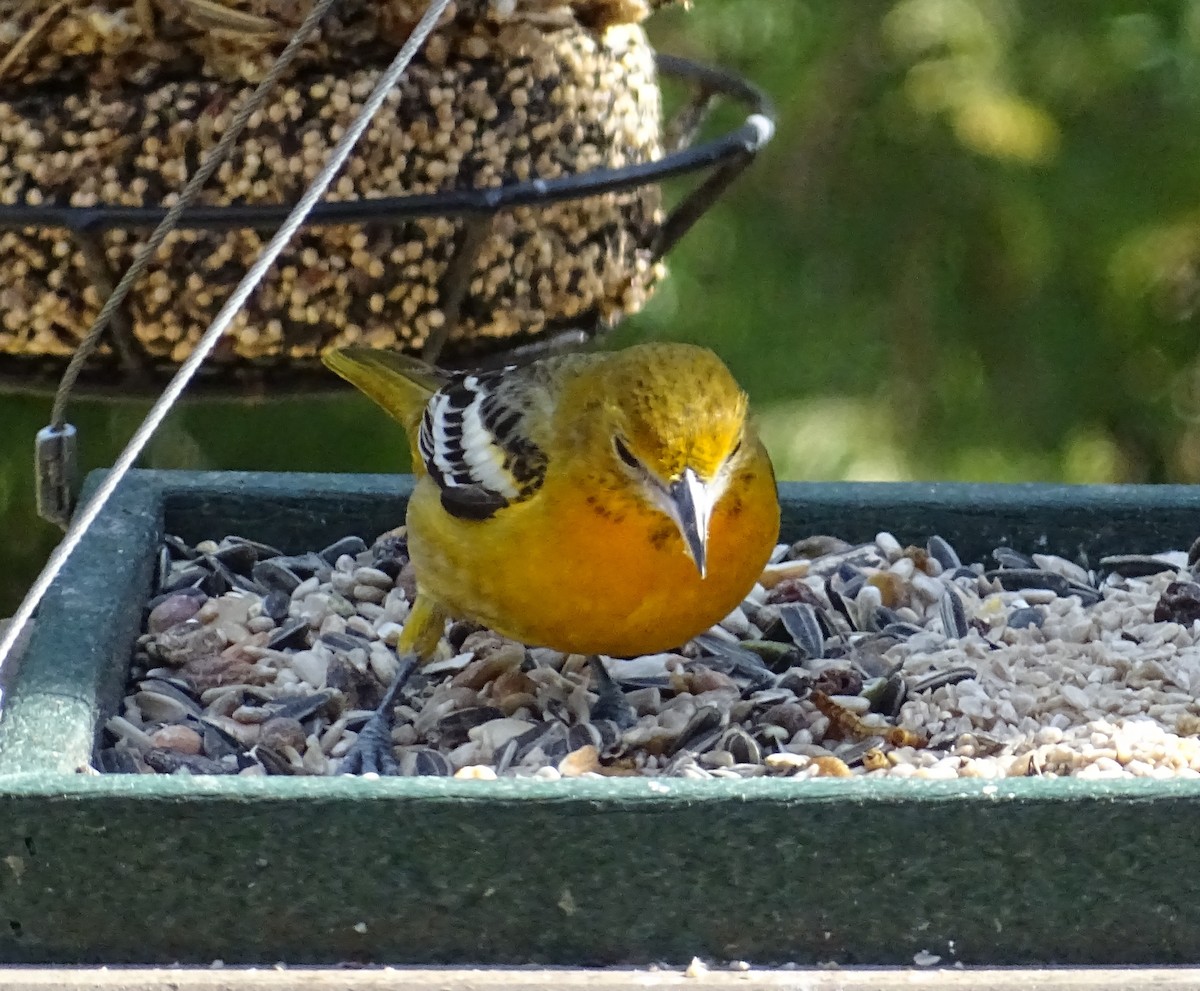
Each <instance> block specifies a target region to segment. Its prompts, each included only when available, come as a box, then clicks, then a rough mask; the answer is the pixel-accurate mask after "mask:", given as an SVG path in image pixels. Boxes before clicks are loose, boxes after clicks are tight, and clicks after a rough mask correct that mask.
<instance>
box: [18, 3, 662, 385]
mask: <svg viewBox="0 0 1200 991" xmlns="http://www.w3.org/2000/svg"><path fill="white" fill-rule="evenodd" d="M437 38H438V43H435V44H433V45H431V46H428V47H427V48H426V49H425V50H424V51H423V52H422V53H421V54H420V55H419V56H418V57H417V59H416V60H414V62H413V63H412V65H411V66H410V67H409V70H408V72H407V73H406V75H405V77H404V78H403V80H402V81H401V83H400V84H399V85H398V86H397V87H396V88H395V89H394V90H393V91H392V92H391V93H390V94H389V96H388V99H387V102H386V104H385V106H384V109H383V111H382V112H381V113H380V114H379V115H378V116H377V118H376V119H375V120H374V122H373V123H372V124H371V126H370V127H369V129H368V130H367V132H366V134H365V135H364V137H363V139H362V141H361V142H360V144H359V145H358V147H357V148H356V150H355V151H354V152H353V154H352V156H351V158H350V160H349V162H348V164H347V166H346V168H345V169H344V170H343V173H342V175H341V176H340V178H338V179H337V180H335V182H334V184H333V186H332V187H331V190H330V192H329V194H328V199H329V200H331V201H349V200H361V199H377V198H380V197H389V196H399V195H407V194H432V193H438V192H444V191H448V190H463V189H483V188H494V187H497V186H501V185H504V184H510V183H512V182H515V181H524V180H529V179H535V178H541V179H553V178H558V177H561V176H564V175H569V174H577V173H584V172H589V171H592V170H596V169H602V168H620V167H623V166H627V165H633V164H637V163H644V162H647V161H652V160H653V159H655V158H657V157H658V156H659V155H660V154H661V141H660V94H659V91H658V88H657V81H656V74H655V68H654V55H653V51H652V50H651V48H650V46H649V43H648V42H647V40H646V38H645V35H644V33H643V32H642V30H641V28H640V27H638V26H636V25H625V26H618V27H613V28H611V29H609V30H608V31H606V32H604V33H603V34H597V33H595V32H593V31H591V30H589V29H586V28H584V27H581V26H579V25H578V24H576V25H574V26H573V27H567V28H561V29H558V30H553V31H544V30H540V29H536V28H535V27H533V26H531V25H530V24H529V23H525V22H522V23H521V24H519V25H513V26H510V28H509V29H508V30H500V31H497V30H495V29H494V27H489V26H487V25H478V24H476V25H472V26H471V27H470V28H456V29H455V30H453V31H449V30H448V31H446V32H444V33H442V34H439V35H438V36H437ZM389 58H390V53H389V54H387V56H386V57H381V58H379V59H376V60H374V61H372V60H371V59H370V58H367V57H366V56H364V55H361V54H358V53H356V54H354V55H353V56H352V57H349V58H342V59H340V60H333V61H328V62H327V63H326V64H323V65H321V66H308V67H306V68H304V69H302V70H300V71H299V72H298V74H296V75H294V76H293V78H292V79H291V80H290V81H289V82H288V83H287V84H286V85H283V86H281V87H279V88H278V89H276V90H275V91H274V93H273V95H272V97H271V99H270V100H269V102H268V103H267V105H266V106H265V107H264V108H263V110H262V111H261V112H259V113H257V114H255V115H254V116H253V117H252V118H251V120H250V123H249V125H248V126H247V128H246V129H245V131H244V132H243V136H242V137H241V138H240V139H239V142H238V147H237V148H236V150H235V151H234V152H233V154H232V155H231V157H230V158H229V160H228V161H226V162H225V163H224V164H223V165H222V166H221V167H220V168H219V169H218V171H217V173H216V175H215V176H214V177H213V180H212V181H211V182H210V183H209V186H208V188H206V189H205V191H204V192H203V193H202V194H201V195H200V197H199V201H198V202H199V203H201V204H205V205H209V206H229V205H255V204H289V203H293V202H295V201H296V200H297V199H298V198H299V197H300V195H301V193H302V192H303V190H304V189H305V188H306V186H307V185H308V184H309V183H310V182H311V180H312V179H313V178H314V177H315V175H316V174H317V172H318V171H319V170H320V168H321V166H322V165H323V163H324V158H325V155H326V153H327V151H328V148H329V147H330V146H331V145H332V143H333V142H334V141H335V140H336V139H337V138H339V137H340V136H341V135H342V133H343V132H344V131H345V130H346V128H347V127H348V126H349V124H350V123H351V121H352V120H353V119H354V117H355V116H356V115H357V114H358V113H359V111H360V110H361V107H362V104H363V102H364V100H365V99H366V98H367V96H368V95H369V93H370V91H371V88H372V87H373V85H374V83H375V81H376V80H377V78H378V76H379V75H380V73H381V72H382V71H383V66H385V65H386V64H387V61H388V59H389ZM250 90H251V86H250V85H249V84H248V83H240V82H239V83H236V84H231V83H229V82H227V81H224V80H220V79H208V78H199V77H194V78H183V79H180V78H177V77H174V76H171V77H170V78H166V79H160V80H157V81H153V82H152V83H150V84H148V85H146V86H138V87H124V88H120V89H112V88H107V89H105V88H96V87H91V86H88V85H81V84H76V85H75V86H73V87H72V86H68V85H64V84H62V83H58V82H55V83H53V84H50V83H47V84H46V85H44V86H37V87H35V86H23V87H13V86H8V87H7V88H4V87H0V210H3V208H4V207H5V206H12V205H28V206H38V205H47V206H48V205H55V206H74V207H81V208H82V207H91V206H96V205H99V204H106V205H119V206H146V205H161V206H168V205H170V204H171V203H173V202H174V200H175V197H176V196H177V194H178V191H179V190H180V189H181V188H182V187H183V185H184V184H185V182H186V181H187V179H188V177H189V175H190V174H191V173H192V172H193V171H194V170H195V169H196V167H197V165H198V162H199V161H200V158H201V157H202V156H203V155H204V154H205V153H206V152H207V151H208V150H209V149H211V148H212V147H213V146H215V145H216V143H217V142H218V141H219V140H220V138H221V135H222V134H223V133H224V131H225V129H226V128H227V127H228V126H229V124H230V121H231V119H232V116H233V112H234V108H236V106H237V105H239V104H240V102H241V101H242V100H243V99H245V98H246V97H247V96H248V95H249V92H250ZM661 220H662V210H661V198H660V192H659V189H658V187H657V186H643V187H640V188H638V189H636V190H631V191H627V192H622V193H610V194H605V195H601V196H593V197H589V198H586V199H580V200H573V201H566V202H561V203H557V204H552V205H547V206H544V207H521V208H517V209H512V210H508V211H505V212H502V213H499V214H497V215H496V216H495V217H494V219H493V221H492V225H491V227H490V229H489V230H488V232H487V233H486V235H485V236H484V238H483V241H482V245H481V247H480V250H479V253H478V256H477V258H476V260H475V264H474V267H473V269H472V270H471V272H470V274H469V277H468V279H467V289H466V296H465V299H464V300H463V303H462V306H461V307H460V309H459V311H458V319H457V320H456V321H454V326H453V327H452V328H451V331H450V337H449V342H448V348H447V350H446V352H445V355H446V357H447V358H449V359H451V360H466V359H469V358H470V357H472V356H475V355H479V354H485V353H488V352H493V351H495V350H497V349H499V348H502V347H508V346H511V345H514V344H519V343H524V342H527V341H529V340H532V339H534V338H536V337H538V336H540V335H542V334H543V333H547V332H551V333H552V332H554V331H556V330H562V329H566V328H573V327H579V328H584V329H590V328H592V327H603V326H605V325H611V324H613V323H615V322H617V321H618V320H619V319H620V318H621V316H622V315H623V314H625V313H629V312H634V311H636V310H638V309H640V308H641V306H642V305H643V304H644V302H645V301H646V299H647V298H648V296H649V294H650V292H651V290H652V287H653V285H654V283H655V282H656V280H657V279H658V278H659V277H660V276H661V275H662V272H663V269H662V266H661V265H659V264H655V263H653V262H652V261H651V258H650V249H649V241H650V238H651V237H652V235H653V232H654V231H655V230H657V228H658V225H659V224H660V223H661ZM463 229H464V228H463V222H462V221H461V220H455V219H451V218H447V217H435V218H426V219H417V220H409V221H400V222H396V223H372V224H369V225H361V224H353V225H338V226H329V227H320V228H316V227H314V228H307V229H305V230H303V231H302V232H301V233H300V234H299V235H298V236H297V237H296V238H295V239H294V241H293V243H292V245H291V246H289V247H288V248H286V249H285V250H284V252H283V254H282V255H281V256H280V258H279V259H278V261H277V262H276V263H275V265H273V266H272V267H271V269H269V270H268V273H267V276H266V278H265V279H264V281H263V283H262V286H261V288H260V289H259V290H258V291H257V292H256V293H255V294H254V296H253V298H252V299H251V300H250V301H249V303H248V304H247V305H246V306H245V307H244V308H243V309H242V310H241V312H240V313H238V314H237V316H236V317H235V318H234V321H233V324H232V325H231V330H230V332H229V334H227V335H226V338H225V342H224V343H223V344H222V346H221V347H219V348H218V350H217V352H216V353H215V354H214V356H213V358H212V360H211V361H210V362H209V363H208V367H207V368H206V370H205V372H202V375H204V374H205V373H207V374H208V375H223V374H227V373H228V372H229V370H230V369H234V370H236V369H238V368H245V367H253V368H259V369H267V370H269V369H270V368H272V367H278V366H280V365H282V364H285V363H286V364H287V365H288V367H289V368H304V367H308V368H315V367H317V366H318V365H319V361H318V356H319V354H320V353H321V352H323V351H324V350H326V349H327V348H330V347H341V346H346V345H355V344H357V345H367V346H372V347H379V348H391V349H395V348H401V349H407V350H409V351H412V352H419V351H420V349H421V348H422V346H423V345H424V344H425V342H426V341H427V340H428V338H429V336H430V334H432V333H435V332H441V328H443V326H444V325H445V324H446V323H447V321H448V320H450V319H452V315H451V314H448V313H447V310H446V305H447V301H446V299H445V295H446V291H447V279H448V275H447V272H448V268H449V264H450V260H451V259H452V258H453V257H454V255H455V254H456V252H457V251H458V246H459V245H460V243H462V241H463V239H464V234H463ZM148 233H149V232H148V231H145V232H128V231H123V230H113V231H108V232H105V233H104V234H103V235H99V236H100V237H101V238H102V243H101V245H100V248H99V252H100V253H101V254H102V257H103V260H104V261H105V262H106V263H107V266H108V269H109V270H110V271H109V279H108V281H110V282H115V281H116V279H115V276H116V275H117V274H119V273H120V272H122V271H124V270H125V269H126V268H127V267H128V266H129V265H130V263H131V262H132V260H133V259H134V258H135V257H136V255H137V254H138V252H139V251H140V249H141V247H142V244H143V243H144V238H145V237H146V236H147V235H148ZM269 234H270V231H255V230H250V229H238V230H232V231H228V232H208V231H195V230H178V231H175V232H173V233H172V234H170V235H169V236H168V237H167V240H166V242H165V243H164V244H163V246H162V247H161V248H160V249H159V252H158V254H157V256H156V260H155V262H154V264H153V265H152V266H151V269H150V271H149V272H148V273H147V275H146V276H145V277H144V278H142V279H141V280H140V282H139V283H138V285H137V286H136V287H135V288H134V290H133V292H132V293H131V295H130V297H129V300H128V303H127V309H128V313H129V317H130V323H131V324H132V330H133V334H134V337H135V338H136V347H137V348H138V349H139V350H140V351H141V352H142V353H143V356H144V358H145V359H146V362H147V363H148V364H149V365H151V366H152V367H153V368H154V369H155V370H157V371H158V372H160V373H165V372H167V371H169V370H170V369H171V366H173V365H175V364H177V363H179V362H180V361H182V360H184V359H185V358H186V357H187V355H188V354H190V353H191V349H192V348H193V347H194V345H195V343H196V342H197V340H198V339H199V338H200V336H201V335H202V333H203V332H204V330H205V328H207V327H208V325H209V324H210V323H211V321H212V320H213V318H214V317H215V316H216V314H217V312H218V310H219V309H220V307H221V305H222V304H223V303H224V301H225V299H226V298H227V297H228V295H229V293H230V292H231V291H232V289H233V288H234V287H235V286H236V285H237V283H238V281H239V280H240V279H241V277H242V275H243V274H244V272H245V271H246V269H247V268H248V267H249V265H250V264H251V263H252V262H253V261H254V260H255V258H257V256H258V254H259V253H260V251H261V249H262V246H263V244H264V243H265V240H266V239H267V237H268V236H269ZM102 297H103V290H102V289H101V288H100V287H98V286H97V285H96V279H95V274H94V266H93V265H90V264H89V259H88V257H87V256H86V254H85V251H84V248H83V246H82V245H81V244H80V243H78V242H77V241H75V240H73V239H72V237H71V235H70V234H69V232H67V231H66V230H64V229H52V228H25V229H20V230H0V360H6V361H8V362H9V363H12V362H13V361H15V360H17V359H20V360H24V361H26V362H29V361H31V360H33V359H38V360H39V361H40V360H44V359H46V358H57V359H59V360H60V361H61V360H63V359H65V358H66V357H67V356H69V355H70V354H71V353H72V352H73V351H74V350H75V348H76V347H77V346H78V344H79V342H80V340H81V339H82V337H83V335H84V334H85V333H86V331H87V330H88V328H89V327H90V325H91V323H92V321H93V319H94V318H95V316H96V314H97V313H98V311H99V308H100V305H101V304H102V302H103V298H102ZM114 357H115V356H114V353H113V348H112V347H111V345H110V344H108V343H106V344H104V345H103V347H102V349H101V354H100V355H99V356H98V365H97V368H103V367H111V365H112V361H113V360H114Z"/></svg>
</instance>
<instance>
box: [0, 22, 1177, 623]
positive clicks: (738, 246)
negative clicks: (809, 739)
mask: <svg viewBox="0 0 1200 991" xmlns="http://www.w3.org/2000/svg"><path fill="white" fill-rule="evenodd" d="M649 28H650V31H651V34H652V35H653V37H654V39H655V41H656V43H657V45H658V47H659V48H660V49H662V50H664V51H672V52H676V53H679V54H686V55H691V56H695V57H699V58H702V59H704V60H707V61H711V62H715V63H718V64H721V65H724V66H727V67H730V68H734V69H737V70H739V71H741V72H743V73H744V74H746V75H747V76H749V77H751V78H752V79H754V80H755V81H756V82H758V83H759V84H760V85H762V86H763V87H764V88H766V89H767V90H768V91H770V92H771V93H772V95H773V96H774V97H775V99H776V101H777V103H778V106H779V111H780V121H779V132H778V135H777V137H776V139H775V141H774V142H773V143H772V144H771V145H770V146H769V147H768V148H767V150H766V152H765V153H764V154H763V156H762V157H761V159H760V161H758V162H757V163H756V164H755V165H754V166H753V168H752V169H751V170H750V171H749V172H748V173H746V174H745V175H744V176H743V177H742V179H741V180H739V182H738V184H737V185H736V186H735V188H734V190H733V191H732V193H731V194H730V195H729V196H728V197H727V198H726V199H725V200H723V201H722V203H721V204H720V205H719V206H718V207H717V208H716V209H715V210H714V211H713V212H712V213H711V214H709V215H708V216H707V217H705V218H704V220H703V221H702V222H701V224H700V225H699V226H698V227H697V228H696V229H695V230H694V231H693V232H692V233H691V234H689V235H688V237H687V239H686V240H685V241H684V242H683V243H682V244H681V245H680V246H679V248H678V249H677V250H676V251H675V252H674V253H673V255H672V257H671V268H672V274H671V277H670V279H669V280H668V282H667V283H666V284H665V285H664V286H663V287H662V288H661V289H660V291H659V292H658V294H657V295H656V297H655V298H654V300H653V302H652V303H651V304H650V306H649V307H648V308H647V309H646V310H645V311H643V312H642V313H640V314H638V315H636V316H634V317H631V318H629V319H628V320H627V321H626V323H625V324H624V325H623V326H622V327H621V328H620V330H619V331H618V332H617V333H616V334H615V335H614V336H613V338H612V339H611V340H612V342H613V343H614V344H624V343H629V342H632V341H636V340H642V339H648V338H671V339H678V340H690V341H696V342H700V343H704V344H707V345H709V346H711V347H713V348H715V349H716V350H717V351H719V352H720V353H721V354H722V355H723V356H724V357H725V358H726V360H727V361H728V362H729V364H730V365H731V367H732V368H733V370H734V372H735V374H736V375H737V376H738V378H739V379H740V380H741V381H742V382H743V384H744V385H745V386H746V387H747V389H748V391H749V392H750V394H751V397H752V399H753V401H754V404H755V406H756V408H757V410H758V413H759V418H760V421H761V422H762V425H763V430H764V434H765V436H766V438H767V441H768V444H769V445H770V447H771V450H772V453H773V455H774V457H775V459H776V464H777V467H778V469H779V474H780V476H781V477H784V478H812V479H842V478H852V479H933V478H942V479H964V480H986V481H1013V480H1046V481H1052V480H1065V481H1073V482H1094V481H1150V482H1163V481H1181V482H1193V481H1197V480H1200V333H1198V331H1200V0H1187V2H1180V0H1175V2H1161V3H1148V2H1142V3H1132V2H1113V0H1093V2H1089V3H1080V2H1076V0H1060V2H1056V3H1045V2H1038V0H1023V2H1017V0H899V2H894V0H893V2H886V3H885V2H865V0H855V2H844V0H842V2H835V0H820V2H816V0H813V2H801V0H697V6H696V8H695V9H694V10H692V11H690V12H683V11H676V10H671V11H666V12H662V13H658V14H655V15H654V16H653V17H652V18H651V21H650V22H649ZM48 412H49V401H48V400H43V399H36V398H30V397H17V396H0V427H2V428H3V429H0V528H2V529H0V540H2V543H0V615H4V614H5V613H6V611H8V610H10V609H11V608H12V607H13V605H14V604H15V602H16V600H17V598H18V597H19V594H20V592H21V590H22V589H23V588H24V587H25V586H26V585H27V584H28V582H29V580H30V578H31V577H32V575H33V573H34V572H35V570H36V568H37V567H38V565H39V563H40V561H41V560H42V559H43V558H44V556H45V554H46V553H47V552H48V550H49V548H50V547H51V546H52V545H53V542H54V540H55V539H56V537H57V531H56V530H55V529H54V528H52V527H50V526H48V525H46V524H42V523H40V522H38V521H37V519H36V517H35V515H34V513H33V510H32V496H33V493H32V478H31V463H32V444H33V435H34V433H35V432H36V431H37V429H38V428H39V427H41V426H42V425H44V423H45V422H46V419H47V416H48ZM144 412H145V406H142V405H138V404H134V403H126V404H119V405H97V404H85V403H77V404H75V405H74V406H73V407H72V410H71V420H72V422H74V423H75V424H76V425H77V426H78V427H79V430H80V436H81V458H82V461H83V463H84V467H85V468H86V467H91V466H97V465H102V464H108V463H111V461H112V460H113V458H114V457H115V456H116V453H117V451H118V450H119V449H120V447H121V445H122V444H123V443H124V442H125V440H126V439H127V438H128V437H129V435H130V434H131V433H132V431H133V430H134V428H135V427H136V426H137V424H138V422H140V419H141V417H142V415H143V414H144ZM402 446H403V445H402V444H401V441H400V438H399V434H398V431H397V430H396V429H395V428H393V427H392V426H391V425H390V424H389V422H388V421H387V420H386V419H385V418H384V416H383V415H382V414H381V413H378V412H377V411H376V410H375V409H374V408H373V407H371V406H370V405H369V404H368V403H367V401H366V400H360V399H358V398H356V397H347V398H344V399H313V398H309V399H305V400H303V401H290V402H289V401H279V402H270V403H265V404H258V405H254V406H249V405H238V404H213V403H206V404H197V405H192V406H188V407H186V408H183V409H181V410H180V411H179V412H178V413H176V414H175V415H174V416H173V417H172V418H171V419H170V420H169V421H168V424H167V425H166V427H165V428H164V429H163V431H162V432H161V433H160V434H159V436H158V437H157V438H156V440H155V441H154V443H153V444H152V446H151V449H150V450H149V452H148V453H147V456H146V457H145V458H144V459H143V464H145V465H148V466H153V467H190V468H258V469H276V470H322V471H325V470H327V471H360V470H392V469H394V468H396V467H397V466H398V465H400V464H401V458H402V455H401V453H400V451H401V448H402Z"/></svg>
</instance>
